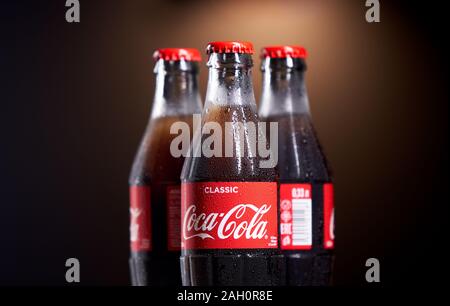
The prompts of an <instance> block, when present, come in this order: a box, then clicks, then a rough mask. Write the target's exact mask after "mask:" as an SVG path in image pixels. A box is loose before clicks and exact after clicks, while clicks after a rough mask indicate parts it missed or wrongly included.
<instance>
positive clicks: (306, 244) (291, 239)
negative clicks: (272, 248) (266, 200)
mask: <svg viewBox="0 0 450 306" xmlns="http://www.w3.org/2000/svg"><path fill="white" fill-rule="evenodd" d="M280 239H281V249H282V250H310V249H311V248H312V195H311V185H310V184H281V185H280Z"/></svg>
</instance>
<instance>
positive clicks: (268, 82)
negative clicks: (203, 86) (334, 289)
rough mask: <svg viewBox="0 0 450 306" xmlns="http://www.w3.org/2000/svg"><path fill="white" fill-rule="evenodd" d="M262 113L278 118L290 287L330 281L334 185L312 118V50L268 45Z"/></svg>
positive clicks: (282, 217)
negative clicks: (307, 83) (308, 59)
mask: <svg viewBox="0 0 450 306" xmlns="http://www.w3.org/2000/svg"><path fill="white" fill-rule="evenodd" d="M261 57H262V65H261V68H262V72H263V88H262V96H261V103H260V110H259V115H260V117H261V118H262V120H265V121H268V122H278V130H279V134H278V150H279V151H278V152H279V154H278V167H277V170H278V174H279V214H280V221H279V222H280V231H279V232H280V237H279V238H280V248H281V250H282V253H283V254H284V256H285V259H286V284H287V285H328V284H329V283H330V277H331V270H332V261H333V247H334V225H333V224H334V208H333V185H332V182H331V173H330V169H329V167H328V164H327V160H326V158H325V155H324V153H323V151H322V148H321V146H320V144H319V141H318V139H317V136H316V133H315V130H314V127H313V125H312V121H311V115H310V110H309V103H308V95H307V92H306V87H305V71H306V64H305V57H306V51H305V49H304V48H302V47H297V46H274V47H265V48H263V49H262V54H261Z"/></svg>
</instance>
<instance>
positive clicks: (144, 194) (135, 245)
mask: <svg viewBox="0 0 450 306" xmlns="http://www.w3.org/2000/svg"><path fill="white" fill-rule="evenodd" d="M150 235H151V230H150V187H148V186H130V247H131V250H132V251H134V252H138V251H150V250H151V240H150V239H151V236H150Z"/></svg>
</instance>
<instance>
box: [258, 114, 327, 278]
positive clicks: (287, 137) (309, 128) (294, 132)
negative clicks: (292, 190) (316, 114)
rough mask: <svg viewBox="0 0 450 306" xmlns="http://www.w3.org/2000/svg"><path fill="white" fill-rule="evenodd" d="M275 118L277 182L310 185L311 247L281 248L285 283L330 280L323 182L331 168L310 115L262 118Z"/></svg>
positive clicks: (325, 181)
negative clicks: (325, 245) (276, 124)
mask: <svg viewBox="0 0 450 306" xmlns="http://www.w3.org/2000/svg"><path fill="white" fill-rule="evenodd" d="M262 120H264V121H267V122H278V130H279V133H278V152H279V154H278V167H277V170H278V175H279V183H280V184H283V183H290V184H293V183H308V184H311V186H312V237H313V239H312V249H311V250H305V251H300V250H289V251H288V250H283V251H282V253H283V255H284V256H285V260H286V263H285V264H286V268H285V269H286V280H285V283H286V285H303V286H310V285H313V286H324V285H329V284H330V278H331V272H332V264H333V252H332V251H330V250H326V249H324V247H323V236H324V235H323V233H324V220H323V207H324V205H323V184H324V183H330V182H331V171H330V169H329V167H328V165H327V160H326V158H325V155H324V153H323V150H322V148H321V146H320V144H319V142H318V138H317V136H316V133H315V130H314V127H313V125H312V122H311V118H310V116H309V115H291V114H288V115H280V116H271V117H268V118H264V119H262Z"/></svg>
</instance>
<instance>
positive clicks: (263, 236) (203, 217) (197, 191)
mask: <svg viewBox="0 0 450 306" xmlns="http://www.w3.org/2000/svg"><path fill="white" fill-rule="evenodd" d="M181 208H182V210H181V211H182V213H181V218H182V219H181V220H182V222H183V223H182V231H183V232H182V238H181V241H182V243H181V247H182V248H184V249H267V248H277V247H278V240H277V239H278V238H277V237H278V224H277V184H276V183H275V182H269V183H268V182H245V183H243V182H207V183H183V184H182V185H181Z"/></svg>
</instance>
